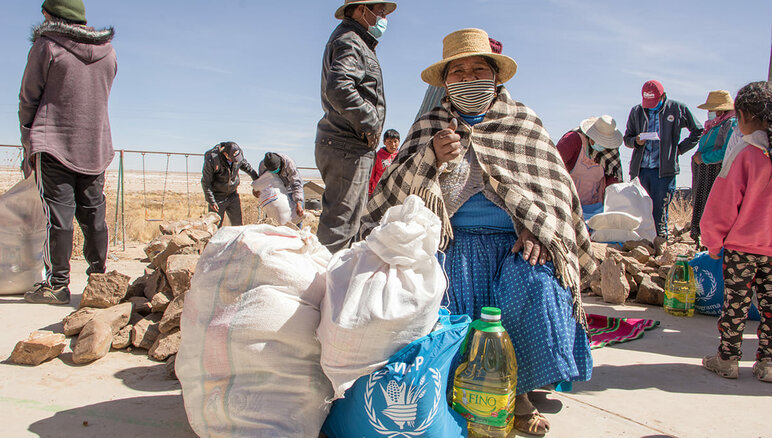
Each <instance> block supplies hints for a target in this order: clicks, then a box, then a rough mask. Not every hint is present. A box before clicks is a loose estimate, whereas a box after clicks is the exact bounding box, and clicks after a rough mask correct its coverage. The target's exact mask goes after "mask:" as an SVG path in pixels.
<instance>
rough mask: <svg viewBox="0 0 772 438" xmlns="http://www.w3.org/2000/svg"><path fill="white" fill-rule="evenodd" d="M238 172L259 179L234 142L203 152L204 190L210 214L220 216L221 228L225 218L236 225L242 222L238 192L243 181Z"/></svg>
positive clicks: (227, 142) (223, 143)
mask: <svg viewBox="0 0 772 438" xmlns="http://www.w3.org/2000/svg"><path fill="white" fill-rule="evenodd" d="M239 170H242V171H244V172H245V173H247V174H248V175H249V176H250V177H252V180H253V181H254V180H256V179H257V172H255V170H254V169H252V166H250V165H249V162H248V161H247V160H246V159H245V158H244V154H243V153H242V152H241V148H240V147H239V145H237V144H236V143H235V142H232V141H225V142H222V143H219V144H218V145H216V146H215V147H213V148H212V149H209V150H208V151H206V153H204V169H203V171H202V176H201V187H202V188H203V189H204V198H205V199H206V203H207V204H208V205H209V211H213V212H215V213H217V214H219V215H220V217H221V219H220V224H219V226H222V225H223V222H224V221H225V216H226V215H227V216H228V220H229V221H230V223H231V225H233V226H239V225H241V224H242V222H243V221H242V218H241V198H239V192H238V189H239V183H240V182H241V181H240V180H239Z"/></svg>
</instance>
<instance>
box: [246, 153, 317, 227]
mask: <svg viewBox="0 0 772 438" xmlns="http://www.w3.org/2000/svg"><path fill="white" fill-rule="evenodd" d="M265 172H270V173H274V174H276V175H278V176H279V178H280V179H281V181H282V182H283V183H284V187H285V188H286V189H287V192H288V193H289V195H290V197H291V198H292V205H293V206H294V207H295V213H296V214H297V216H298V217H299V218H302V217H303V202H304V199H305V195H304V194H303V178H301V177H300V173H299V172H298V168H297V166H295V161H293V160H292V158H290V157H288V156H287V155H284V154H280V153H278V152H268V153H267V154H265V157H263V161H261V162H260V165H259V166H258V170H257V175H258V177H259V176H260V175H262V174H264V173H265ZM252 194H253V195H255V197H260V193H259V192H256V191H255V190H252Z"/></svg>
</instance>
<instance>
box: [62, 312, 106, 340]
mask: <svg viewBox="0 0 772 438" xmlns="http://www.w3.org/2000/svg"><path fill="white" fill-rule="evenodd" d="M98 311H99V309H97V308H94V307H83V308H80V309H78V310H76V311H74V312H72V313H70V314H69V315H67V316H65V317H64V319H62V325H63V326H64V334H65V335H66V336H75V335H77V334H78V333H80V331H81V329H83V326H84V325H86V323H87V322H89V321H91V320H92V319H94V315H96V314H97V312H98Z"/></svg>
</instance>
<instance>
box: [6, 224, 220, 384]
mask: <svg viewBox="0 0 772 438" xmlns="http://www.w3.org/2000/svg"><path fill="white" fill-rule="evenodd" d="M219 221H220V217H219V216H217V214H215V213H209V214H208V215H207V216H205V217H203V218H202V219H199V220H195V221H190V220H183V221H176V222H171V223H165V224H162V225H161V226H160V229H161V233H162V234H161V235H160V236H159V237H157V238H156V239H154V240H153V241H152V242H150V243H149V244H148V245H147V246H146V247H145V249H144V250H145V254H146V255H147V257H148V260H149V261H150V264H149V265H148V266H147V267H146V268H145V273H144V275H142V276H141V277H139V278H137V279H136V280H135V281H134V282H132V283H131V284H129V280H130V278H129V277H128V276H127V275H124V274H122V273H120V272H117V271H112V272H109V273H106V274H91V275H90V276H89V279H88V284H87V285H86V288H85V289H84V290H83V296H82V298H81V302H80V306H79V308H78V310H76V311H74V312H72V313H71V314H70V315H68V316H66V317H65V318H64V320H63V321H62V323H63V325H64V335H62V334H55V333H52V332H34V333H33V334H31V335H30V337H29V338H27V339H26V340H24V341H21V342H19V343H18V344H17V345H16V348H15V349H14V353H13V354H11V358H10V360H11V361H12V362H14V363H22V364H30V365H37V364H40V363H42V362H44V361H46V360H48V359H51V358H54V357H56V356H58V355H59V354H61V352H62V351H63V350H64V347H65V345H66V338H65V336H76V335H77V337H78V338H77V340H76V341H75V343H74V346H73V348H72V360H73V362H75V363H79V364H83V363H89V362H93V361H95V360H97V359H99V358H102V357H104V356H105V355H107V353H108V352H109V351H110V349H111V348H114V349H118V350H120V349H128V350H131V349H132V348H142V349H145V350H147V351H148V356H149V357H150V358H152V359H155V360H158V361H167V364H169V365H170V367H169V369H171V370H173V361H174V356H175V355H176V353H177V350H178V348H179V343H180V329H179V326H180V316H181V314H182V307H183V305H184V301H185V293H186V292H187V291H188V290H189V289H190V279H191V277H192V276H193V273H194V272H195V270H196V264H197V263H198V259H199V257H200V254H201V251H202V250H203V248H204V246H205V245H206V243H207V242H208V241H209V239H210V238H211V237H212V235H214V233H215V232H216V231H217V223H218V222H219Z"/></svg>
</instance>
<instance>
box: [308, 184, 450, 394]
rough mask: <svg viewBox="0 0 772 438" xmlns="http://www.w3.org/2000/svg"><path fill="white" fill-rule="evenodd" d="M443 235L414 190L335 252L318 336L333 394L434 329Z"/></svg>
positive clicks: (441, 284) (443, 282)
mask: <svg viewBox="0 0 772 438" xmlns="http://www.w3.org/2000/svg"><path fill="white" fill-rule="evenodd" d="M439 242H440V220H439V218H437V216H436V215H435V214H434V213H432V212H431V210H429V209H428V208H426V207H425V206H424V203H423V201H422V200H421V199H420V198H419V197H417V196H408V198H407V199H405V203H404V204H403V205H397V206H394V207H392V208H390V209H389V210H388V211H387V212H386V214H385V215H384V216H383V219H382V220H381V223H380V225H378V226H377V227H376V228H374V229H373V231H372V232H371V233H370V235H369V236H368V237H367V239H365V240H364V241H361V242H357V243H355V244H354V245H353V246H352V247H351V248H350V249H345V250H342V251H339V252H337V253H336V254H335V255H334V256H333V258H332V260H331V261H330V265H329V269H328V272H327V293H326V294H325V297H324V300H323V302H322V319H321V322H320V324H319V328H318V330H317V336H318V337H319V341H320V342H321V344H322V358H321V364H322V368H323V369H324V372H325V374H326V375H327V377H329V379H330V381H331V382H332V386H333V389H334V391H335V398H340V397H342V396H343V393H344V392H345V391H346V389H348V388H349V387H351V385H353V384H354V382H355V381H356V380H357V379H358V378H359V377H361V376H364V375H367V374H370V373H371V372H373V371H375V370H377V369H379V368H381V367H383V365H385V364H386V362H387V360H388V359H389V357H391V356H392V355H393V354H394V353H396V352H397V351H399V350H400V349H401V348H403V347H404V346H406V345H407V344H409V343H411V342H413V341H414V340H416V339H418V338H420V337H422V336H425V335H427V334H428V333H429V332H430V331H431V329H432V327H433V326H434V324H435V322H436V320H437V311H438V310H439V307H440V301H441V300H442V297H443V295H444V293H445V289H446V288H447V279H446V277H445V273H444V271H443V270H442V267H441V266H440V264H439V262H438V261H437V258H436V257H435V253H436V252H437V248H438V246H439Z"/></svg>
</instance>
